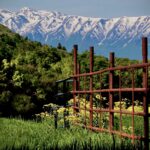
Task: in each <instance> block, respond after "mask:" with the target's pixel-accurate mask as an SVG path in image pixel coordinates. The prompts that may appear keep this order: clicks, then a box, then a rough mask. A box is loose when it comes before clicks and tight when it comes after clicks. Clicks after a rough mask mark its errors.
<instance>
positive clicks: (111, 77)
mask: <svg viewBox="0 0 150 150" xmlns="http://www.w3.org/2000/svg"><path fill="white" fill-rule="evenodd" d="M109 61H110V66H109V67H110V68H113V67H114V66H115V65H114V53H113V52H112V53H110V55H109ZM113 84H114V71H110V72H109V89H110V90H111V89H113ZM113 109H114V102H113V92H109V112H110V114H109V129H110V131H112V130H113V126H114V113H113V112H112V110H113Z"/></svg>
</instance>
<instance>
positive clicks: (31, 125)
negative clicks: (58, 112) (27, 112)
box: [0, 118, 133, 150]
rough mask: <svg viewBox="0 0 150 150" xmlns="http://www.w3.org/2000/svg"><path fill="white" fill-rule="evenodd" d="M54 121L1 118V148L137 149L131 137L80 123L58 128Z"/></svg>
mask: <svg viewBox="0 0 150 150" xmlns="http://www.w3.org/2000/svg"><path fill="white" fill-rule="evenodd" d="M52 122H53V121H51V122H50V121H43V122H40V123H37V122H34V121H25V120H22V119H13V118H12V119H6V118H0V150H5V149H9V150H11V149H29V150H30V149H31V150H32V149H39V150H43V149H61V150H66V149H71V150H75V149H77V150H82V149H86V150H88V149H89V150H90V149H92V150H99V149H102V150H103V149H104V150H105V149H108V150H109V149H133V147H132V143H131V140H129V139H123V140H121V139H120V138H119V137H117V136H114V137H113V136H112V135H110V134H106V133H105V134H104V133H96V132H92V131H89V130H86V129H83V128H79V127H72V128H70V129H65V128H58V129H55V128H54V125H53V123H52Z"/></svg>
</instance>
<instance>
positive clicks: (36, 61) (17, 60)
mask: <svg viewBox="0 0 150 150" xmlns="http://www.w3.org/2000/svg"><path fill="white" fill-rule="evenodd" d="M78 60H79V61H80V63H81V72H88V71H89V52H88V51H84V52H83V53H82V54H79V56H78ZM131 63H137V61H134V60H132V61H131V60H129V59H127V58H125V59H120V58H117V59H116V65H127V64H131ZM108 66H109V63H108V59H107V58H106V57H103V56H95V57H94V71H97V70H99V69H103V68H106V67H108ZM72 71H73V58H72V52H71V53H69V52H67V51H66V49H65V48H64V47H63V46H61V44H60V43H59V44H58V47H57V48H54V47H52V46H48V45H42V44H41V43H40V42H36V41H34V42H33V41H30V40H28V38H24V37H21V36H20V35H19V34H16V33H13V32H12V31H10V30H9V29H8V28H6V27H4V26H3V25H0V115H2V116H10V115H12V116H16V115H22V116H27V117H30V116H31V115H32V114H34V113H37V112H40V111H41V109H42V106H43V104H45V103H49V102H52V101H53V100H54V95H55V94H56V90H55V81H56V80H58V79H64V78H67V77H69V76H71V75H72V74H73V73H72ZM96 80H98V79H96ZM103 80H104V82H106V83H108V82H107V80H108V77H107V76H106V77H105V78H104V79H103ZM96 84H97V85H99V81H96Z"/></svg>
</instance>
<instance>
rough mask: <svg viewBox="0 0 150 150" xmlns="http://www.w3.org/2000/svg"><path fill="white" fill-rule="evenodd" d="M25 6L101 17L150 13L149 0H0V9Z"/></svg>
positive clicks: (13, 8)
mask: <svg viewBox="0 0 150 150" xmlns="http://www.w3.org/2000/svg"><path fill="white" fill-rule="evenodd" d="M25 6H26V7H30V8H34V9H41V10H50V11H59V12H62V13H65V14H69V15H80V16H90V17H101V18H112V17H120V16H144V15H150V0H0V8H1V9H4V8H5V9H9V10H19V9H20V8H22V7H25Z"/></svg>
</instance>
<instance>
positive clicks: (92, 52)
mask: <svg viewBox="0 0 150 150" xmlns="http://www.w3.org/2000/svg"><path fill="white" fill-rule="evenodd" d="M93 56H94V47H90V73H92V72H93V64H94V58H93ZM92 91H93V76H92V75H90V127H93V93H92Z"/></svg>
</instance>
